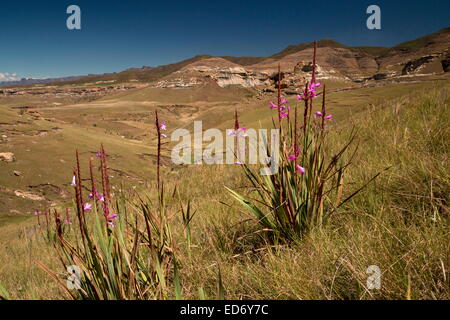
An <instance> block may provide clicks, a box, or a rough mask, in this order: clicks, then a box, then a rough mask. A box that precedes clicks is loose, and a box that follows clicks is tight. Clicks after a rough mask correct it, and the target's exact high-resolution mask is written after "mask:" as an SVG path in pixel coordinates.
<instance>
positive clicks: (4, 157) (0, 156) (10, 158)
mask: <svg viewBox="0 0 450 320" xmlns="http://www.w3.org/2000/svg"><path fill="white" fill-rule="evenodd" d="M0 161H5V162H14V161H16V157H15V156H14V153H12V152H1V153H0Z"/></svg>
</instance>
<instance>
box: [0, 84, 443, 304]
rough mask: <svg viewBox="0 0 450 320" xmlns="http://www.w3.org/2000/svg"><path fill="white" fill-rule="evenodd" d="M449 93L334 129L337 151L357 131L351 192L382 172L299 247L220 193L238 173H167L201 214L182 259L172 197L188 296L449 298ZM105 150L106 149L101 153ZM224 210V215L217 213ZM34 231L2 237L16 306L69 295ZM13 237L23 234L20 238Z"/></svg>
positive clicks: (385, 107) (384, 107) (179, 231)
mask: <svg viewBox="0 0 450 320" xmlns="http://www.w3.org/2000/svg"><path fill="white" fill-rule="evenodd" d="M449 101H450V95H449V89H448V85H442V84H441V85H436V88H435V89H432V90H423V91H421V92H416V93H409V94H407V95H405V96H403V97H401V98H400V97H399V98H395V99H393V100H390V101H389V102H384V103H381V104H378V105H376V106H375V107H371V108H369V109H367V110H365V111H364V112H359V113H358V114H357V115H354V116H353V117H352V118H348V119H347V121H345V122H339V123H336V124H335V127H334V128H333V129H334V132H335V133H334V134H333V135H331V136H330V137H329V138H330V139H332V140H333V143H335V144H336V145H337V144H339V143H340V142H341V141H342V140H341V139H342V137H343V136H348V135H347V133H348V132H349V130H351V127H352V126H353V125H355V126H356V127H357V128H358V138H359V144H360V151H359V152H358V154H357V156H356V158H355V159H354V166H353V169H351V170H350V171H349V172H348V176H347V178H346V181H345V193H346V194H350V193H351V192H352V191H354V190H355V188H356V186H358V185H361V184H363V183H364V182H366V181H367V180H368V179H369V178H370V177H372V176H373V175H374V174H376V173H377V172H379V171H383V170H384V169H385V168H387V167H389V168H390V169H389V170H387V171H383V174H382V175H381V176H380V177H379V178H377V180H376V182H375V183H373V184H371V185H370V186H368V187H367V188H366V189H364V190H363V191H362V192H361V193H360V194H359V195H358V196H357V197H355V198H353V199H352V201H351V202H349V203H347V205H346V206H345V208H342V210H340V211H339V212H336V213H335V214H333V215H332V217H331V218H330V220H329V221H328V223H327V224H326V225H324V227H323V228H322V229H321V230H319V229H315V230H313V231H311V232H310V233H309V235H308V236H307V237H306V238H305V239H303V240H302V241H301V242H298V243H295V244H293V245H290V246H284V245H279V246H271V245H269V244H268V242H267V237H266V236H265V233H264V232H258V225H257V224H256V222H254V220H252V219H251V217H250V216H249V215H248V214H246V213H244V212H242V211H241V208H240V207H239V206H238V204H237V203H236V202H234V201H233V199H232V198H231V197H230V196H229V195H227V193H226V191H225V189H224V185H226V186H228V187H230V188H233V189H235V190H236V189H237V190H240V188H242V187H244V186H246V185H245V182H244V180H243V176H242V172H241V171H240V170H239V168H236V167H235V166H190V167H187V168H183V169H182V170H173V171H171V170H170V169H168V168H165V169H164V170H163V174H164V177H165V183H166V188H167V189H168V190H173V188H175V186H178V189H179V191H180V194H181V197H182V199H183V200H184V201H186V200H187V199H191V200H192V203H193V206H194V209H195V210H196V211H197V213H196V215H195V217H194V219H193V222H192V225H191V229H192V256H191V257H189V255H188V254H187V245H186V241H185V237H184V235H183V228H182V222H181V215H180V213H179V205H178V200H177V199H169V200H168V203H167V210H168V212H170V214H171V215H173V222H172V223H173V229H174V230H173V237H174V238H176V239H178V247H177V252H176V254H177V257H178V259H179V263H180V277H181V284H182V290H183V296H184V298H187V299H197V298H199V289H200V288H202V289H203V291H204V292H205V293H206V295H207V297H209V298H215V297H216V296H217V279H218V272H219V270H220V274H221V276H222V279H223V285H224V288H225V298H227V299H233V298H234V299H449V298H450V292H449V278H450V277H449V273H448V268H449V259H448V252H449V245H448V239H449V234H448V230H449V212H448V201H449V199H448V197H449V194H450V188H449V183H448V182H449V181H448V179H449V176H450V170H449V165H448V163H449V161H448V160H449V159H448V157H449V151H450V148H449V142H448V141H449V136H450V134H449V128H448V123H447V122H448V119H449V118H450V114H449V112H450V109H449V107H448V104H449ZM107 146H108V145H106V147H107ZM223 202H225V203H227V204H228V205H225V204H223ZM34 224H35V223H34V221H31V220H28V221H26V222H22V223H18V224H9V225H6V226H2V227H1V238H2V241H1V250H0V261H7V263H6V264H3V265H2V266H1V267H0V283H1V284H2V285H3V286H5V287H6V288H7V289H8V291H9V293H10V296H11V298H23V299H55V298H56V299H57V298H63V297H64V296H63V295H62V294H61V292H59V291H58V290H57V285H56V284H55V283H54V282H52V281H51V279H49V278H48V276H47V275H45V274H44V272H43V271H41V270H40V269H39V268H38V267H37V266H36V265H35V264H34V259H36V258H37V257H39V259H40V260H42V261H43V262H44V263H46V264H47V265H49V266H50V267H51V268H54V270H56V271H57V272H59V273H60V274H61V277H62V278H64V275H63V273H64V271H65V270H60V269H58V268H60V266H59V265H57V264H56V261H55V259H54V256H53V248H52V246H51V245H50V244H49V243H48V242H46V241H44V240H43V239H42V238H41V237H37V236H35V233H36V231H34V230H35V228H34ZM17 234H19V236H17ZM374 264H375V265H378V266H379V267H380V269H381V271H382V277H381V289H380V290H367V288H366V280H367V277H368V274H366V269H367V267H368V266H370V265H374Z"/></svg>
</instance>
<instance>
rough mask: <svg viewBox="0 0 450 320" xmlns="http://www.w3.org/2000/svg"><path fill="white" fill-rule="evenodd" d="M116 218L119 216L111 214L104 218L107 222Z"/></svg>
mask: <svg viewBox="0 0 450 320" xmlns="http://www.w3.org/2000/svg"><path fill="white" fill-rule="evenodd" d="M117 217H119V216H118V215H117V213H113V214H112V215H110V216H108V217H106V219H107V220H114V219H116V218H117Z"/></svg>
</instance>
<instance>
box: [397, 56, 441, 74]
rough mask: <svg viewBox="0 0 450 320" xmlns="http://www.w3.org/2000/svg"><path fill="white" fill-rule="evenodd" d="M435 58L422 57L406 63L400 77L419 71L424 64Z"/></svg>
mask: <svg viewBox="0 0 450 320" xmlns="http://www.w3.org/2000/svg"><path fill="white" fill-rule="evenodd" d="M434 58H435V56H424V57H421V58H419V59H416V60H411V61H408V62H407V63H406V64H405V66H404V67H403V69H402V75H407V74H411V73H413V72H417V71H419V70H420V69H421V68H422V67H423V66H424V65H425V64H426V63H428V62H430V61H431V60H433V59H434Z"/></svg>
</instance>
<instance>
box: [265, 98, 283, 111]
mask: <svg viewBox="0 0 450 320" xmlns="http://www.w3.org/2000/svg"><path fill="white" fill-rule="evenodd" d="M286 103H287V100H286V99H282V100H281V101H280V105H279V106H277V105H276V104H275V103H273V102H270V103H269V107H270V109H280V110H282V109H284V108H286V107H285V106H284V105H285V104H286Z"/></svg>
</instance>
